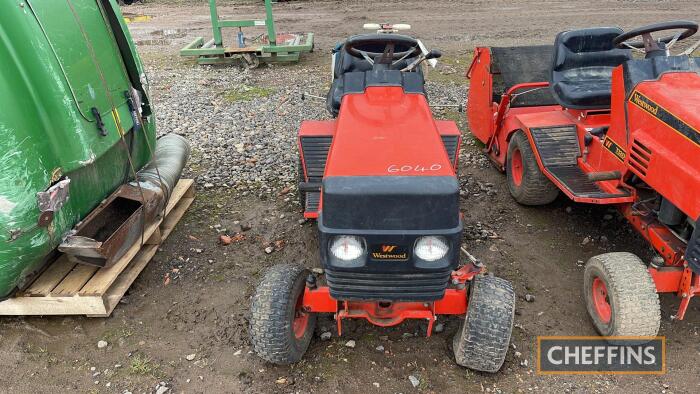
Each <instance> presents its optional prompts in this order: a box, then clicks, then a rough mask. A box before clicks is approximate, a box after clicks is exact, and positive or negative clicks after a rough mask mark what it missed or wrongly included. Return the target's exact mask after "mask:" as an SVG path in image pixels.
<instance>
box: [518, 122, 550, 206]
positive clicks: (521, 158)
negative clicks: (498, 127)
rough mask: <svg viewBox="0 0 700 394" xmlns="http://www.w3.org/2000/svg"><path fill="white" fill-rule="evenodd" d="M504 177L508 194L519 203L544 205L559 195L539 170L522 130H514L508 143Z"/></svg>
mask: <svg viewBox="0 0 700 394" xmlns="http://www.w3.org/2000/svg"><path fill="white" fill-rule="evenodd" d="M506 177H507V178H508V189H509V190H510V194H511V195H512V196H513V198H515V201H517V202H519V203H520V204H523V205H545V204H549V203H550V202H552V201H554V200H555V199H556V198H557V196H558V195H559V189H557V187H556V186H555V185H554V184H553V183H552V182H551V181H550V180H549V179H548V178H547V177H546V176H545V175H544V174H543V173H542V171H540V167H539V165H538V164H537V158H536V157H535V153H534V152H533V151H532V147H531V146H530V141H529V140H528V139H527V136H526V135H525V133H524V132H523V131H517V132H515V134H514V135H513V137H511V139H510V142H509V143H508V156H507V159H506Z"/></svg>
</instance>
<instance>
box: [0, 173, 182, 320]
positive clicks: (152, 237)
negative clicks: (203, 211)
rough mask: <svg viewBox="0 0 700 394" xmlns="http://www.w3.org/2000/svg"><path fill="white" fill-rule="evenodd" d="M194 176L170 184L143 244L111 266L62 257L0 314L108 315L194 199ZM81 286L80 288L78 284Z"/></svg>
mask: <svg viewBox="0 0 700 394" xmlns="http://www.w3.org/2000/svg"><path fill="white" fill-rule="evenodd" d="M194 193H195V189H194V180H192V179H182V180H180V181H179V182H178V184H177V185H176V186H175V188H174V189H173V192H172V195H171V198H170V201H168V205H167V206H166V210H165V212H166V216H165V219H164V220H161V221H159V222H156V223H153V224H151V225H150V226H148V227H147V228H146V231H145V233H144V238H145V239H147V240H148V242H146V245H143V246H142V245H141V244H140V242H136V243H135V244H134V245H133V246H132V247H131V248H129V250H128V251H127V252H126V254H125V255H124V256H123V257H122V258H121V259H119V261H117V262H116V263H115V264H114V265H112V266H111V267H109V268H97V267H94V266H90V265H82V264H77V265H76V264H74V263H71V262H70V261H69V260H68V258H67V257H66V256H65V255H62V256H60V257H59V258H58V259H56V261H54V262H53V263H52V264H51V266H49V267H48V268H47V269H46V271H44V273H42V274H41V275H40V276H39V278H37V280H36V281H35V282H34V283H33V284H32V285H31V286H30V287H29V288H28V289H27V290H26V292H27V293H29V292H31V293H30V294H27V295H29V296H17V297H15V298H11V299H9V300H6V301H3V302H0V316H2V315H4V316H16V315H47V316H48V315H87V316H101V317H105V316H109V315H110V314H111V313H112V311H113V310H114V308H115V307H116V306H117V305H118V304H119V300H120V299H121V298H122V297H123V296H124V294H125V293H126V291H127V290H128V289H129V287H130V286H131V284H132V283H133V282H134V280H136V278H137V277H138V275H139V274H140V273H141V271H142V270H143V269H144V268H145V267H146V265H148V262H149V261H150V260H151V259H152V258H153V256H154V255H155V254H156V252H157V251H158V247H159V245H160V243H162V241H163V240H165V239H166V238H167V237H168V235H170V233H171V232H172V231H173V229H174V228H175V225H176V224H177V223H178V222H179V221H180V219H182V217H183V216H184V214H185V212H186V211H187V209H188V208H189V207H190V205H191V204H192V202H193V201H194ZM81 287H82V289H81Z"/></svg>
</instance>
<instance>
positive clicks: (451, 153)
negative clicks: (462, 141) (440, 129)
mask: <svg viewBox="0 0 700 394" xmlns="http://www.w3.org/2000/svg"><path fill="white" fill-rule="evenodd" d="M442 143H443V144H444V145H445V150H446V151H447V157H449V158H450V162H451V163H452V166H453V167H454V165H455V162H456V160H457V146H458V144H459V136H458V135H443V136H442Z"/></svg>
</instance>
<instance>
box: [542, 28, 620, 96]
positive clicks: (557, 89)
mask: <svg viewBox="0 0 700 394" xmlns="http://www.w3.org/2000/svg"><path fill="white" fill-rule="evenodd" d="M619 34H622V29H620V28H617V27H596V28H589V29H581V30H571V31H565V32H562V33H559V34H558V35H557V37H556V39H555V40H554V54H553V56H552V70H551V77H550V81H549V82H550V89H551V91H552V95H553V96H554V98H555V100H557V102H559V104H561V105H562V106H564V107H567V108H576V109H592V108H606V107H609V106H610V85H611V80H612V70H613V68H615V67H617V66H619V65H620V64H622V63H623V62H625V61H627V60H631V59H632V53H631V51H630V50H629V49H618V48H615V47H614V46H613V43H612V41H613V39H614V38H615V37H616V36H618V35H619Z"/></svg>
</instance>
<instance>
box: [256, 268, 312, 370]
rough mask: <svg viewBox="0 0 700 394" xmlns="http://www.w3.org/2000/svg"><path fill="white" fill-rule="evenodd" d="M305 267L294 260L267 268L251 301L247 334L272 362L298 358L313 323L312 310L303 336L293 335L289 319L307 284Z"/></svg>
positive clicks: (307, 344)
mask: <svg viewBox="0 0 700 394" xmlns="http://www.w3.org/2000/svg"><path fill="white" fill-rule="evenodd" d="M308 273H309V272H308V270H306V269H305V268H304V267H302V266H300V265H297V264H279V265H275V266H273V267H272V268H270V269H269V270H268V272H267V273H266V274H265V276H264V277H263V279H262V281H261V282H260V285H259V286H258V287H257V289H256V291H255V295H254V296H253V300H252V304H251V318H250V336H251V343H252V345H253V349H254V350H255V352H256V353H257V354H258V355H259V356H260V357H261V358H262V359H264V360H266V361H269V362H271V363H275V364H281V365H286V364H292V363H295V362H297V361H299V360H301V358H302V356H303V355H304V353H305V352H306V349H308V347H309V343H310V342H311V339H312V337H313V333H314V327H315V325H316V315H315V314H313V313H311V314H310V316H309V321H308V324H307V328H306V332H305V334H304V335H303V337H302V338H300V339H297V338H296V337H295V336H294V330H293V328H292V324H291V321H292V319H293V316H294V310H295V308H296V302H297V299H298V297H299V296H300V294H302V292H303V291H304V288H305V285H306V276H307V275H308Z"/></svg>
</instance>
